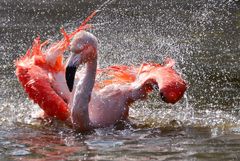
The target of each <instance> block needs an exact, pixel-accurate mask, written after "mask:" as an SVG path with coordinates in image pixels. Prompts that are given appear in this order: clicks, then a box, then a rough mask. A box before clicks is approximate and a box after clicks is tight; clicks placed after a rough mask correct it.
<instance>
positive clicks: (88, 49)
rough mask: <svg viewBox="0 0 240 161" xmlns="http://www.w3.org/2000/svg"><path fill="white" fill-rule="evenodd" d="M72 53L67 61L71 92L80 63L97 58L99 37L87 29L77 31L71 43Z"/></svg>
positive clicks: (67, 74) (66, 74) (67, 77)
mask: <svg viewBox="0 0 240 161" xmlns="http://www.w3.org/2000/svg"><path fill="white" fill-rule="evenodd" d="M70 51H71V55H70V58H69V59H68V61H67V63H66V73H65V76H66V81H67V85H68V88H69V90H70V92H71V91H72V89H73V85H74V78H75V73H76V70H77V68H78V66H79V65H80V64H84V63H87V62H92V61H94V60H96V58H97V38H96V37H95V36H94V35H93V34H91V33H89V32H86V31H83V30H82V31H80V32H79V33H77V34H76V35H75V36H74V37H73V39H72V41H71V43H70Z"/></svg>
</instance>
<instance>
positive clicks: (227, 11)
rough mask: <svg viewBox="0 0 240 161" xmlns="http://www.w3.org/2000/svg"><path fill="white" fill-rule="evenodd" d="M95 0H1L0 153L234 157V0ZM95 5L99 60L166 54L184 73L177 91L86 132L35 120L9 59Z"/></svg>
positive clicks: (238, 24)
mask: <svg viewBox="0 0 240 161" xmlns="http://www.w3.org/2000/svg"><path fill="white" fill-rule="evenodd" d="M109 2H110V1H109ZM103 3H104V2H99V1H91V2H88V1H77V0H70V1H64V0H57V1H54V2H49V1H43V0H42V1H31V2H30V1H26V0H23V1H21V2H16V1H12V0H8V1H3V2H1V3H0V12H1V15H2V16H1V18H0V22H3V23H1V24H0V28H1V29H2V31H3V32H1V33H0V34H1V37H2V39H0V43H1V46H0V53H1V55H2V56H1V57H0V62H1V64H0V67H1V69H2V70H1V75H0V89H1V92H0V103H1V105H0V111H1V113H0V115H1V119H0V124H1V127H0V159H3V160H4V159H5V160H7V159H8V160H13V159H24V160H27V159H29V160H33V159H46V158H47V159H51V160H79V159H80V160H84V159H86V160H98V159H102V160H113V159H114V160H139V159H140V160H145V159H151V160H167V159H169V160H171V159H172V160H234V159H235V160H239V158H240V156H239V154H240V153H239V152H240V149H239V145H240V136H239V135H240V121H239V120H240V119H239V116H240V115H239V109H240V106H239V102H240V97H239V93H240V88H239V87H240V81H239V80H240V75H239V73H240V71H239V63H240V60H239V56H240V55H239V54H240V46H239V44H240V42H239V38H240V32H239V28H240V21H239V18H240V12H239V11H240V5H239V2H235V1H228V0H219V1H214V0H209V1H195V0H194V1H193V0H184V1H177V0H176V1H167V0H159V1H158V0H156V1H145V0H142V1H125V0H123V1H113V2H111V3H109V4H108V5H103V6H102V7H101V4H103ZM107 3H108V2H107ZM99 6H100V10H101V12H100V13H99V14H98V15H97V16H96V17H95V18H94V19H93V20H92V21H91V23H92V24H93V26H94V27H95V28H94V29H92V30H91V32H93V33H94V34H95V35H96V36H97V37H98V38H99V43H100V53H99V65H100V67H106V66H108V65H109V64H128V65H129V64H134V65H136V64H140V63H142V62H144V61H154V62H156V61H157V62H162V60H164V58H166V57H172V58H174V59H175V60H176V62H177V66H176V70H178V71H179V72H180V73H182V75H183V77H184V78H185V80H187V81H188V86H189V87H188V91H187V93H186V95H185V97H184V98H183V99H182V100H181V102H179V103H177V104H175V105H167V104H165V103H163V102H161V101H160V100H158V99H157V97H156V93H153V94H152V95H150V96H149V99H148V100H147V101H146V102H138V103H136V104H134V105H133V107H132V109H131V111H130V122H131V123H130V124H128V123H122V124H119V125H116V126H113V127H108V128H103V129H97V130H95V131H94V132H92V133H90V134H87V135H84V134H77V133H74V132H73V131H72V130H71V129H70V128H69V127H67V126H66V125H64V124H62V123H61V122H58V121H51V120H45V121H39V120H35V119H34V118H33V117H32V115H33V114H35V113H36V111H38V110H39V108H38V106H37V105H34V104H33V103H32V102H31V101H29V100H28V99H27V97H26V95H25V94H24V92H23V90H22V88H21V87H20V86H19V83H18V82H17V79H16V77H15V76H14V66H13V60H15V59H16V58H17V57H19V55H23V54H24V53H25V51H26V49H27V48H28V47H29V46H30V45H31V42H32V40H33V39H34V38H35V37H36V36H37V35H41V37H43V38H45V39H48V38H51V39H60V34H58V33H59V29H60V28H61V27H62V26H61V25H63V27H64V28H66V29H67V30H68V31H72V30H73V29H74V28H75V27H76V26H78V25H79V24H80V23H81V22H80V21H79V19H81V20H83V19H84V18H85V17H86V16H87V15H88V14H89V13H90V12H91V11H93V10H94V9H96V8H98V7H99ZM66 55H67V53H66Z"/></svg>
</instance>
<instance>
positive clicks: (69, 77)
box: [65, 66, 77, 92]
mask: <svg viewBox="0 0 240 161" xmlns="http://www.w3.org/2000/svg"><path fill="white" fill-rule="evenodd" d="M76 71H77V67H76V66H67V68H66V72H65V77H66V82H67V86H68V89H69V91H70V92H72V90H73V85H74V78H75V74H76Z"/></svg>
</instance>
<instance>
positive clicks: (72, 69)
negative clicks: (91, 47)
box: [65, 53, 81, 92]
mask: <svg viewBox="0 0 240 161" xmlns="http://www.w3.org/2000/svg"><path fill="white" fill-rule="evenodd" d="M80 63H81V54H74V53H72V55H71V56H70V58H69V60H68V61H67V64H66V71H65V79H66V82H67V86H68V89H69V91H70V92H72V90H73V85H74V79H75V74H76V71H77V68H78V66H79V65H80Z"/></svg>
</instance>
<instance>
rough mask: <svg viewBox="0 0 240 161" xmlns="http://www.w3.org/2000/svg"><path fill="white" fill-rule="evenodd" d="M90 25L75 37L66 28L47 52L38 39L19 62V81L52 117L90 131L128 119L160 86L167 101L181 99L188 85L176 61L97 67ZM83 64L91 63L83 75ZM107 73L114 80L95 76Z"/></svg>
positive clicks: (94, 40)
mask: <svg viewBox="0 0 240 161" xmlns="http://www.w3.org/2000/svg"><path fill="white" fill-rule="evenodd" d="M85 28H87V27H86V25H81V26H80V27H79V28H78V29H77V30H76V31H75V32H73V33H72V34H70V35H67V34H66V33H65V32H63V33H64V36H65V39H64V40H62V41H60V42H58V43H55V44H53V45H51V46H50V47H48V48H47V49H45V50H44V46H46V44H47V43H42V44H41V43H40V40H39V39H35V42H34V44H33V47H32V48H31V50H28V52H27V53H26V55H25V56H23V57H22V58H20V59H19V60H18V61H17V62H16V75H17V77H18V79H19V81H20V83H21V84H22V86H23V87H24V89H25V91H26V92H27V93H28V96H29V98H30V99H32V100H34V102H35V103H37V104H38V105H39V106H40V107H41V108H42V109H43V110H44V112H45V114H46V115H47V116H50V117H56V118H58V119H60V120H63V121H69V120H70V121H71V123H72V125H73V127H74V128H75V129H77V130H79V131H88V130H91V129H93V128H98V127H105V126H109V125H112V124H115V123H116V122H118V121H119V120H125V119H127V117H128V111H129V106H130V105H131V103H133V102H134V101H136V100H139V99H145V98H146V96H147V94H148V93H149V92H151V91H152V90H153V86H155V85H157V86H158V88H159V92H160V96H161V98H162V99H163V100H164V101H165V102H168V103H175V102H177V101H178V100H179V99H181V97H182V96H183V94H184V92H185V90H186V83H185V82H184V80H183V79H182V78H181V77H180V76H179V74H177V73H176V72H175V71H174V70H173V69H172V67H173V65H174V61H173V60H171V59H169V60H168V62H167V63H165V65H160V64H154V63H146V64H142V65H141V66H140V67H129V66H111V67H108V68H106V69H97V51H98V49H97V39H96V37H95V36H94V35H92V34H90V33H89V32H86V31H83V30H84V29H85ZM70 39H72V41H71V43H70ZM69 45H70V51H71V56H70V58H69V59H68V61H67V63H66V64H64V63H63V62H62V60H63V53H64V51H65V50H66V49H67V48H68V46H69ZM80 64H86V66H85V68H86V70H85V73H80V74H78V75H80V78H79V79H78V78H77V77H75V73H76V69H77V68H78V66H79V65H80ZM103 73H104V74H106V75H109V76H111V78H110V79H108V80H104V81H97V80H95V78H96V75H97V74H103ZM65 79H66V80H65ZM77 79H78V80H77ZM74 81H75V83H74ZM74 84H75V87H74Z"/></svg>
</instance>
